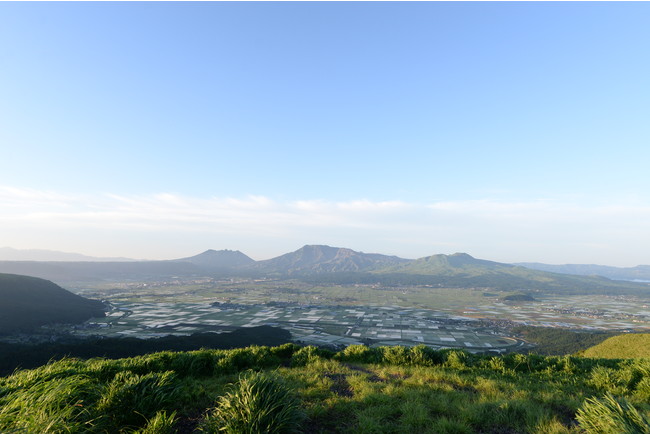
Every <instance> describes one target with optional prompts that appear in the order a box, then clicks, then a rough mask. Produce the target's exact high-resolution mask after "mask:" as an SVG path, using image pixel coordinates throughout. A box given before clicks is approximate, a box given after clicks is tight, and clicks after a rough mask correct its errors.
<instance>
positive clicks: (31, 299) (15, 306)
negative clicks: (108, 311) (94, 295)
mask: <svg viewBox="0 0 650 434" xmlns="http://www.w3.org/2000/svg"><path fill="white" fill-rule="evenodd" d="M0 300H2V303H0V333H7V332H13V331H17V330H28V329H31V328H33V327H36V326H40V325H43V324H49V323H79V322H83V321H85V320H87V319H89V318H92V317H94V316H95V317H98V316H104V305H103V304H102V303H101V302H99V301H96V300H89V299H87V298H84V297H80V296H78V295H75V294H73V293H71V292H69V291H66V290H65V289H63V288H61V287H60V286H58V285H55V284H54V283H52V282H50V281H48V280H43V279H39V278H36V277H29V276H19V275H15V274H0Z"/></svg>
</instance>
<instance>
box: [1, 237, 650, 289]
mask: <svg viewBox="0 0 650 434" xmlns="http://www.w3.org/2000/svg"><path fill="white" fill-rule="evenodd" d="M0 273H13V274H23V275H30V276H36V277H40V278H44V279H48V280H52V281H55V282H57V283H60V284H64V283H65V284H67V285H68V286H75V285H76V284H83V283H84V282H97V281H107V282H116V281H162V280H168V279H178V278H185V279H186V278H199V277H256V278H279V279H283V278H296V279H302V280H306V281H310V282H314V283H330V284H337V283H340V284H349V283H382V284H385V285H432V286H445V287H483V288H488V287H489V288H495V289H502V290H522V289H523V290H542V291H556V292H564V293H613V294H619V293H624V292H627V293H639V294H647V293H648V292H649V291H650V285H648V284H646V283H636V282H623V281H614V280H610V279H607V278H605V277H600V276H580V275H571V274H561V273H554V272H549V271H542V270H534V269H532V268H527V267H524V266H521V265H517V264H505V263H500V262H494V261H488V260H483V259H477V258H474V257H472V256H470V255H468V254H466V253H455V254H452V255H442V254H438V255H432V256H428V257H425V258H420V259H404V258H399V257H397V256H388V255H381V254H377V253H363V252H358V251H354V250H351V249H347V248H339V247H330V246H324V245H306V246H303V247H301V248H300V249H298V250H296V251H294V252H290V253H286V254H284V255H281V256H278V257H276V258H272V259H268V260H263V261H255V260H253V259H251V258H250V257H248V256H247V255H245V254H244V253H242V252H240V251H238V250H207V251H205V252H203V253H201V254H199V255H196V256H191V257H186V258H180V259H175V260H168V261H133V262H116V261H115V262H88V261H86V262H63V261H58V262H52V261H50V262H39V261H0Z"/></svg>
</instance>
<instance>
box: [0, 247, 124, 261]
mask: <svg viewBox="0 0 650 434" xmlns="http://www.w3.org/2000/svg"><path fill="white" fill-rule="evenodd" d="M0 261H59V262H63V261H65V262H86V261H89V262H130V261H135V259H129V258H98V257H95V256H86V255H82V254H80V253H68V252H57V251H55V250H41V249H29V250H20V249H13V248H11V247H0Z"/></svg>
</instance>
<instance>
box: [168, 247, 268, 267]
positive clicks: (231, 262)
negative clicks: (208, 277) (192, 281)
mask: <svg viewBox="0 0 650 434" xmlns="http://www.w3.org/2000/svg"><path fill="white" fill-rule="evenodd" d="M174 262H189V263H190V264H194V265H196V266H198V267H200V268H202V269H205V270H209V271H218V272H223V271H230V270H233V271H234V270H237V269H241V268H242V267H246V266H247V265H251V264H254V263H255V261H254V260H253V259H251V258H249V257H248V256H246V255H245V254H243V253H242V252H240V251H239V250H212V249H210V250H206V251H205V252H203V253H201V254H198V255H196V256H191V257H189V258H182V259H177V260H175V261H174Z"/></svg>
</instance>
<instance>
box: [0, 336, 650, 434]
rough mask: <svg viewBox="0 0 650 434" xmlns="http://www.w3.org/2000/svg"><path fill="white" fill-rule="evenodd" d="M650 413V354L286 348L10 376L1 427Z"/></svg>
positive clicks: (496, 422) (320, 427) (354, 428)
mask: <svg viewBox="0 0 650 434" xmlns="http://www.w3.org/2000/svg"><path fill="white" fill-rule="evenodd" d="M250 370H252V371H255V372H259V373H251V372H252V371H250ZM247 372H248V373H247ZM649 418H650V360H647V359H639V360H604V359H602V360H601V359H598V360H597V359H588V358H577V357H544V356H538V355H522V354H510V355H506V356H503V357H496V356H478V355H471V354H468V353H465V352H462V351H455V350H443V351H435V350H432V349H430V348H427V347H424V346H420V347H414V348H410V349H409V348H404V347H384V348H376V349H371V348H367V347H363V346H351V347H348V348H347V349H345V350H343V351H341V352H338V353H333V352H329V351H325V350H321V349H317V348H315V347H304V348H301V347H298V346H296V345H294V344H286V345H282V346H280V347H274V348H268V347H249V348H243V349H235V350H201V351H194V352H179V353H173V352H162V353H154V354H150V355H146V356H140V357H134V358H129V359H119V360H104V359H93V360H88V361H79V360H73V359H67V360H62V361H58V362H54V363H51V364H48V365H46V366H43V367H40V368H37V369H33V370H24V371H18V372H16V373H14V374H13V375H11V376H8V377H3V378H0V432H30V433H31V432H39V433H45V432H140V433H145V432H149V433H154V432H156V433H164V432H181V433H183V432H233V433H234V432H292V431H295V432H308V433H318V432H322V433H338V432H341V433H402V432H409V433H413V432H417V433H427V432H428V433H579V432H585V431H586V432H592V433H596V432H612V433H614V432H616V433H625V432H627V433H633V432H636V433H650V425H649V424H648V419H649ZM272 427H275V428H277V429H274V428H272Z"/></svg>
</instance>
